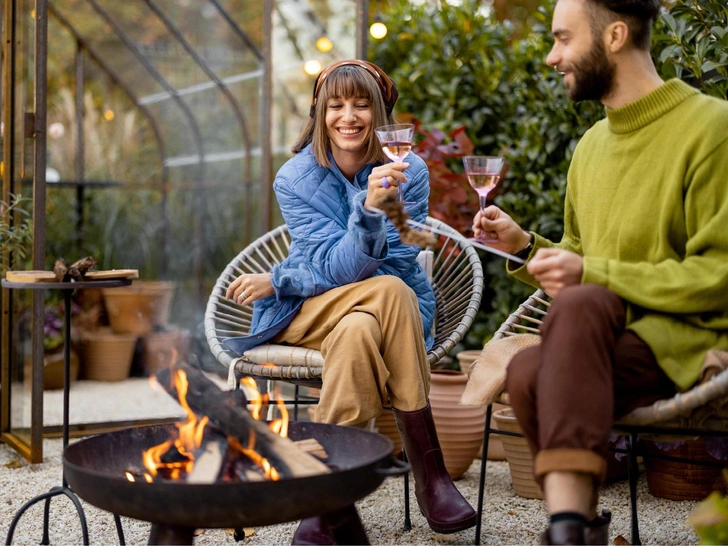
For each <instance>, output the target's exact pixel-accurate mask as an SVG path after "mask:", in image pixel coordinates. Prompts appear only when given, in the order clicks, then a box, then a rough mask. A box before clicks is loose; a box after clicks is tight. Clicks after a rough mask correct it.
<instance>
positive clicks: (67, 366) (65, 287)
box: [2, 279, 131, 545]
mask: <svg viewBox="0 0 728 546" xmlns="http://www.w3.org/2000/svg"><path fill="white" fill-rule="evenodd" d="M130 284H131V280H130V279H113V280H111V279H110V280H99V281H79V282H76V281H64V282H10V281H8V280H6V279H3V280H2V286H3V288H10V289H27V290H45V289H49V290H52V289H55V290H60V291H61V292H63V310H64V327H63V450H64V452H65V450H66V447H67V446H68V436H69V423H68V421H69V418H68V408H69V397H70V393H69V391H70V387H71V363H70V362H71V294H72V293H73V291H74V290H76V289H82V288H116V287H119V286H128V285H130ZM37 374H41V376H42V374H43V370H42V369H36V368H35V367H34V368H33V376H34V377H35V376H36V375H37ZM62 480H63V485H62V486H61V487H58V486H56V487H52V488H51V489H50V491H48V492H47V493H43V494H42V495H38V496H37V497H34V498H32V499H31V500H29V501H28V502H26V503H25V504H24V505H23V506H21V507H20V510H18V512H17V514H15V517H14V518H13V521H12V522H11V523H10V528H9V529H8V536H7V538H6V539H5V544H7V545H10V544H12V542H13V535H14V534H15V527H16V525H17V524H18V521H19V520H20V518H21V517H22V515H23V514H24V513H25V511H26V510H27V509H28V508H30V507H31V506H33V505H34V504H36V503H38V502H40V501H42V500H45V510H44V512H43V538H42V539H41V544H49V543H50V542H49V537H48V520H49V516H50V504H51V499H52V498H53V497H56V496H58V495H66V496H67V497H68V498H69V499H71V501H72V502H73V504H74V506H75V507H76V511H77V512H78V518H79V520H80V521H81V532H82V535H83V543H84V544H88V543H89V540H88V526H87V525H86V516H85V514H84V511H83V507H82V506H81V502H80V501H79V500H78V497H77V496H76V494H75V493H74V492H73V491H72V490H71V489H70V488H69V487H68V482H66V476H65V473H64V475H63V478H62ZM114 520H115V522H116V529H117V531H118V533H119V541H120V544H124V535H123V531H122V528H121V520H120V519H119V516H118V515H116V514H114Z"/></svg>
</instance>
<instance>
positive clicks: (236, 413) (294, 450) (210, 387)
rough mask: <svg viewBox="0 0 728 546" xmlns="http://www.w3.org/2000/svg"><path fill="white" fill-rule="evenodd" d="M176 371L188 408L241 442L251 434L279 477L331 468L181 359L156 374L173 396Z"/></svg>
mask: <svg viewBox="0 0 728 546" xmlns="http://www.w3.org/2000/svg"><path fill="white" fill-rule="evenodd" d="M177 371H182V372H184V373H185V374H186V376H187V382H188V388H187V396H186V400H187V404H188V405H189V407H190V409H192V411H194V412H195V413H196V414H198V415H206V416H207V417H209V418H210V422H211V423H212V424H213V425H214V426H216V427H217V428H218V429H220V430H221V431H222V432H224V433H225V434H227V435H228V436H230V437H232V438H233V439H234V440H236V441H237V442H238V443H240V444H241V445H243V446H247V445H248V444H249V441H250V438H251V435H253V436H254V438H255V450H256V451H257V452H258V453H259V454H260V455H261V456H262V457H265V458H266V459H268V461H269V462H270V464H271V465H272V466H273V467H274V468H275V469H276V470H277V471H278V473H279V474H280V476H281V477H302V476H315V475H319V474H325V473H329V472H331V470H330V469H329V468H328V467H327V466H326V465H325V464H324V463H322V462H321V461H319V460H318V459H316V457H313V456H311V455H309V454H308V453H305V452H304V451H302V450H301V449H299V448H298V447H296V445H295V444H294V443H293V442H292V441H291V440H289V439H288V438H283V437H282V436H279V435H278V434H275V433H274V432H273V431H271V430H270V429H269V428H268V426H267V425H266V423H264V422H261V421H256V420H255V419H254V418H253V416H252V415H250V412H248V410H247V409H245V408H241V407H239V406H238V401H236V400H235V399H234V398H233V397H229V396H226V395H225V393H224V392H223V391H222V390H220V389H219V388H218V387H217V385H215V384H214V383H213V382H212V381H210V380H209V379H208V378H207V377H205V375H204V374H203V373H202V372H201V371H200V370H198V369H196V368H193V367H191V366H189V365H187V364H185V363H182V362H178V363H177V364H175V365H174V366H172V368H171V369H167V368H165V369H164V370H162V371H160V372H158V373H157V374H156V379H157V381H158V382H159V384H160V385H161V386H162V387H163V388H164V389H165V390H166V391H167V393H168V394H169V395H170V396H172V397H173V398H174V399H175V400H176V399H178V395H177V389H176V387H175V386H174V384H173V382H172V378H173V377H175V375H176V373H177Z"/></svg>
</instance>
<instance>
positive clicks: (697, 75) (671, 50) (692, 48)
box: [652, 0, 728, 99]
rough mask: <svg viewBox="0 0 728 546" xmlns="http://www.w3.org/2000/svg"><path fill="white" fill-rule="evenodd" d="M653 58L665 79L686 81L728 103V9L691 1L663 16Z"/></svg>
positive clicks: (711, 0)
mask: <svg viewBox="0 0 728 546" xmlns="http://www.w3.org/2000/svg"><path fill="white" fill-rule="evenodd" d="M652 45H653V47H652V51H653V55H654V57H655V59H656V61H657V63H658V68H659V70H660V74H661V75H662V77H663V78H666V79H668V78H682V79H684V80H685V81H687V82H689V83H691V84H693V85H695V86H696V87H699V88H700V89H701V90H702V91H703V92H704V93H706V94H708V95H713V96H714V97H719V98H722V99H728V5H726V3H725V1H724V0H687V1H683V2H680V3H678V4H677V5H675V6H673V7H672V8H671V9H670V10H669V11H666V12H665V13H663V15H662V17H661V18H660V20H659V21H658V22H657V25H656V26H655V32H654V36H653V41H652Z"/></svg>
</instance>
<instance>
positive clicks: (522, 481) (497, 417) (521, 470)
mask: <svg viewBox="0 0 728 546" xmlns="http://www.w3.org/2000/svg"><path fill="white" fill-rule="evenodd" d="M493 420H494V421H495V422H496V423H498V427H499V428H500V430H503V431H507V432H515V433H518V434H522V431H521V427H520V426H519V425H518V421H516V416H515V415H514V414H513V410H512V409H511V408H505V409H502V410H498V411H497V412H495V413H494V414H493ZM501 441H502V442H503V449H504V450H505V452H506V460H507V461H508V467H509V468H510V470H511V481H512V482H513V489H514V490H515V491H516V494H517V495H520V496H521V497H525V498H527V499H543V491H541V488H540V487H539V486H538V484H537V483H536V480H535V479H534V477H533V455H531V450H530V449H529V448H528V443H527V442H526V439H525V438H524V437H522V436H518V437H516V436H505V435H501Z"/></svg>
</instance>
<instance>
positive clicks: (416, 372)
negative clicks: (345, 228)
mask: <svg viewBox="0 0 728 546" xmlns="http://www.w3.org/2000/svg"><path fill="white" fill-rule="evenodd" d="M271 342H272V343H281V344H288V345H296V346H299V347H307V348H310V349H316V350H319V351H321V354H322V355H323V357H324V367H323V372H322V378H323V386H322V388H321V399H320V401H319V404H318V407H317V408H316V412H315V414H314V420H315V421H316V422H319V423H335V424H341V425H362V424H364V423H366V422H367V421H369V420H370V419H372V418H375V417H377V416H378V415H379V414H380V413H381V412H382V406H383V405H384V404H385V403H386V402H387V401H388V400H389V401H390V402H391V403H392V406H394V407H395V408H397V409H399V410H402V411H414V410H418V409H421V408H423V407H425V405H426V404H427V396H428V394H429V392H430V367H429V363H428V361H427V351H426V349H425V341H424V333H423V331H422V317H421V315H420V310H419V306H418V301H417V296H415V293H414V292H413V291H412V289H411V288H410V287H409V286H407V285H406V284H405V283H404V282H403V281H402V280H401V279H400V278H398V277H394V276H390V275H381V276H378V277H372V278H369V279H366V280H364V281H361V282H357V283H352V284H347V285H346V286H341V287H339V288H334V289H332V290H329V291H328V292H325V293H324V294H321V295H320V296H315V297H313V298H309V299H307V300H306V301H305V302H304V304H303V306H302V307H301V310H300V311H299V312H298V314H297V315H296V317H295V318H294V319H293V322H291V324H290V325H288V327H287V328H286V329H285V330H283V331H282V332H280V333H279V334H278V335H276V336H275V337H274V338H273V339H272V340H271Z"/></svg>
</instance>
